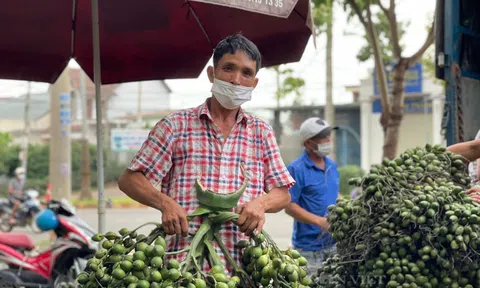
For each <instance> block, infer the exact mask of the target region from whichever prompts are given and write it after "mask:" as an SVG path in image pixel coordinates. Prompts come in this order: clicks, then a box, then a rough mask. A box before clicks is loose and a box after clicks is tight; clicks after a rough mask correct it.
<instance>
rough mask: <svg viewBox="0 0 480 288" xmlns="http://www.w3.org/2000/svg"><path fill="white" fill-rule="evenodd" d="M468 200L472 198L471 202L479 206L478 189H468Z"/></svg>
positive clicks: (476, 187) (479, 195) (479, 192)
mask: <svg viewBox="0 0 480 288" xmlns="http://www.w3.org/2000/svg"><path fill="white" fill-rule="evenodd" d="M466 193H467V194H468V196H470V198H472V200H473V202H476V203H478V204H480V187H479V186H475V187H473V188H470V189H468V190H467V192H466Z"/></svg>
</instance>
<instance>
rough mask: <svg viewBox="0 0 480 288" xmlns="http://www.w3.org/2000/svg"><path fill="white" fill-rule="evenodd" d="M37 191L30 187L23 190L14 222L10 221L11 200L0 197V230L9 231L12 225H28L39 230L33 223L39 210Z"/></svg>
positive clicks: (36, 230)
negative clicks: (22, 199) (23, 193)
mask: <svg viewBox="0 0 480 288" xmlns="http://www.w3.org/2000/svg"><path fill="white" fill-rule="evenodd" d="M38 196H39V193H38V191H36V190H33V189H30V190H27V191H25V196H24V197H25V199H24V201H23V202H22V204H21V205H20V207H18V209H17V211H15V220H16V222H15V224H11V223H10V215H11V214H12V209H13V202H12V201H10V200H9V199H0V231H3V232H10V231H12V229H13V227H15V226H18V227H27V226H28V227H30V228H31V229H32V230H33V231H34V232H40V231H39V230H38V228H37V227H36V225H35V223H34V219H35V215H37V213H39V212H40V211H41V205H40V200H39V199H38Z"/></svg>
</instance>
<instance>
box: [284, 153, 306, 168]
mask: <svg viewBox="0 0 480 288" xmlns="http://www.w3.org/2000/svg"><path fill="white" fill-rule="evenodd" d="M287 167H288V168H291V169H294V170H295V171H300V170H302V168H303V167H305V157H304V155H303V153H302V154H301V155H300V156H298V157H297V158H296V159H295V160H293V161H292V162H291V163H290V164H288V166H287Z"/></svg>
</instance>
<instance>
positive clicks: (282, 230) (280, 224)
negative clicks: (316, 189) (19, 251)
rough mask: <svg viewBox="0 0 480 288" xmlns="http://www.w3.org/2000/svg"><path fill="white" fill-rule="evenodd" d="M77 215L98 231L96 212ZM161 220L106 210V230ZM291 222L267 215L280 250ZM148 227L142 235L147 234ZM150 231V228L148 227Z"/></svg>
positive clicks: (151, 213)
mask: <svg viewBox="0 0 480 288" xmlns="http://www.w3.org/2000/svg"><path fill="white" fill-rule="evenodd" d="M77 213H78V215H79V216H80V217H81V218H82V219H84V220H85V221H86V222H87V223H88V224H90V225H91V226H92V228H94V229H98V220H97V211H96V210H95V209H79V210H78V211H77ZM160 220H161V213H160V212H158V211H156V210H154V209H108V210H107V229H108V230H109V231H110V230H111V231H118V230H120V229H121V228H123V227H127V228H129V229H133V228H136V227H138V226H140V225H142V224H143V223H145V222H149V221H158V222H160ZM292 223H293V220H292V218H291V217H290V216H288V215H286V214H285V212H280V213H277V214H267V221H266V224H265V228H264V229H265V230H266V231H268V233H269V234H270V235H271V236H272V238H273V239H274V240H275V242H276V243H277V245H278V246H279V247H280V248H281V249H286V248H287V247H288V246H289V245H290V242H291V241H290V240H291V233H292ZM148 229H149V228H148V227H146V230H144V232H142V233H147V232H148ZM150 229H151V227H150ZM14 232H27V233H28V234H30V235H31V236H32V237H33V238H34V240H35V242H37V243H38V242H39V241H42V240H47V239H48V235H46V234H41V235H38V234H33V233H31V232H29V230H27V229H19V228H17V229H15V230H14Z"/></svg>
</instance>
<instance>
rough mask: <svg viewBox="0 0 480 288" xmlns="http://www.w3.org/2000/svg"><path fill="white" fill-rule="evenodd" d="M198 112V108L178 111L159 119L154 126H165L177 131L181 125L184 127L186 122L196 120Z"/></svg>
mask: <svg viewBox="0 0 480 288" xmlns="http://www.w3.org/2000/svg"><path fill="white" fill-rule="evenodd" d="M198 112H199V109H198V107H193V108H186V109H180V110H177V111H175V112H172V113H170V114H168V115H167V116H165V117H163V118H162V119H160V120H159V121H158V122H157V124H156V126H158V125H165V126H168V127H170V128H172V129H178V128H180V127H182V125H184V124H185V123H186V122H187V121H189V120H191V119H196V118H197V119H198Z"/></svg>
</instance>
